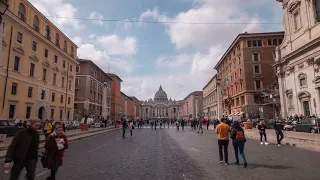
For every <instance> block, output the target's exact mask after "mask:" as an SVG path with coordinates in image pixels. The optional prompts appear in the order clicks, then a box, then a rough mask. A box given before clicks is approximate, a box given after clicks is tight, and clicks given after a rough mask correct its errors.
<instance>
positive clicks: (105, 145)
mask: <svg viewBox="0 0 320 180" xmlns="http://www.w3.org/2000/svg"><path fill="white" fill-rule="evenodd" d="M106 145H107V144H103V145H101V146H99V147H96V148H94V149H92V150H90V151H88V153H92V152H93V151H96V150H98V149H100V148H102V147H104V146H106Z"/></svg>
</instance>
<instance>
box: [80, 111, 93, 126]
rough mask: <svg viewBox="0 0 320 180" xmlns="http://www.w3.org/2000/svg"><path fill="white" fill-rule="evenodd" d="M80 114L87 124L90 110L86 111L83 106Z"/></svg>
mask: <svg viewBox="0 0 320 180" xmlns="http://www.w3.org/2000/svg"><path fill="white" fill-rule="evenodd" d="M80 113H81V116H82V117H83V118H84V124H87V121H88V118H89V117H90V116H91V114H92V111H91V110H90V111H88V110H87V109H86V108H83V109H82V110H81V111H80Z"/></svg>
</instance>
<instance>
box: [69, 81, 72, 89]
mask: <svg viewBox="0 0 320 180" xmlns="http://www.w3.org/2000/svg"><path fill="white" fill-rule="evenodd" d="M71 87H72V81H71V80H69V90H72V89H71Z"/></svg>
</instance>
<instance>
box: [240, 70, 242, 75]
mask: <svg viewBox="0 0 320 180" xmlns="http://www.w3.org/2000/svg"><path fill="white" fill-rule="evenodd" d="M241 75H242V70H241V69H240V77H241Z"/></svg>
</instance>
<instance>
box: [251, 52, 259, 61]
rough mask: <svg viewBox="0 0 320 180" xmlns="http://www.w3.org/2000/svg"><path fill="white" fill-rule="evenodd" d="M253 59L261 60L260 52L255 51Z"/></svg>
mask: <svg viewBox="0 0 320 180" xmlns="http://www.w3.org/2000/svg"><path fill="white" fill-rule="evenodd" d="M253 61H260V56H259V53H253Z"/></svg>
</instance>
